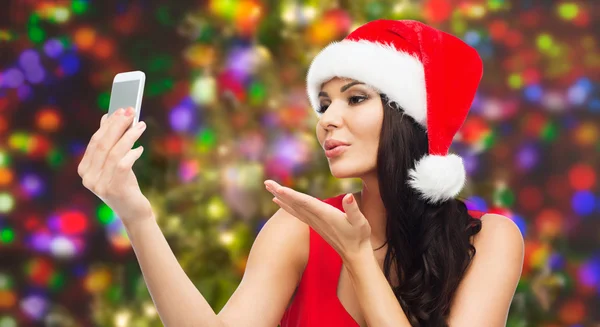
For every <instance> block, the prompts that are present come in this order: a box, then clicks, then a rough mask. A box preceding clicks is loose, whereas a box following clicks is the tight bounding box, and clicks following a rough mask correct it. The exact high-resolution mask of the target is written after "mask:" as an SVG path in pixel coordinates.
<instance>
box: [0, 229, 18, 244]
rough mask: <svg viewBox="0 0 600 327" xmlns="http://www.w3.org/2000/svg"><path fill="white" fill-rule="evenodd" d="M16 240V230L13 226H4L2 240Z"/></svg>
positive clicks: (9, 241) (6, 242) (10, 241)
mask: <svg viewBox="0 0 600 327" xmlns="http://www.w3.org/2000/svg"><path fill="white" fill-rule="evenodd" d="M14 240H15V231H14V229H11V228H4V229H2V230H0V242H2V243H5V244H9V243H12V242H13V241H14Z"/></svg>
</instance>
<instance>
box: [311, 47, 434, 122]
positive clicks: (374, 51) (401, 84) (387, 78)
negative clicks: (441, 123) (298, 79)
mask: <svg viewBox="0 0 600 327" xmlns="http://www.w3.org/2000/svg"><path fill="white" fill-rule="evenodd" d="M333 77H342V78H351V79H355V80H358V81H360V82H363V83H365V84H368V85H371V86H373V87H375V88H378V89H379V90H380V91H381V92H383V93H385V94H386V95H387V96H388V98H389V99H390V100H391V101H395V102H397V103H398V104H399V105H400V106H402V108H403V109H404V110H405V112H406V113H407V114H408V115H410V116H411V117H412V118H414V119H415V120H416V121H417V122H418V123H419V124H421V125H422V126H424V127H426V126H427V90H426V87H425V73H424V69H423V64H422V63H421V61H420V60H419V59H418V58H417V57H414V56H412V55H410V54H408V53H406V52H403V51H401V50H398V49H396V48H395V47H394V46H392V45H386V44H381V43H375V42H370V41H366V40H359V41H350V40H342V41H340V42H333V43H332V44H330V45H328V46H327V47H325V48H324V49H323V50H322V51H321V52H320V53H319V54H318V55H317V56H316V57H315V59H314V60H313V62H312V64H311V66H310V68H309V70H308V74H307V77H306V81H307V92H308V97H309V100H310V103H311V105H312V107H313V109H314V110H315V112H316V111H317V109H319V92H320V91H321V84H322V83H324V82H327V81H329V80H330V79H332V78H333ZM317 115H320V114H319V113H317Z"/></svg>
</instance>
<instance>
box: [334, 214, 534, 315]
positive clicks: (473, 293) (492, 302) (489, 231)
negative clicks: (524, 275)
mask: <svg viewBox="0 0 600 327" xmlns="http://www.w3.org/2000/svg"><path fill="white" fill-rule="evenodd" d="M484 217H485V218H482V220H485V221H484V222H483V226H484V227H482V229H481V231H480V232H479V234H477V235H476V237H475V239H474V242H473V244H474V246H475V248H476V250H477V254H476V255H475V258H474V259H473V262H472V263H471V265H470V266H469V268H468V269H467V272H466V273H465V276H464V277H463V279H462V281H461V283H460V285H459V286H458V289H457V290H456V295H455V297H454V300H453V301H452V307H451V310H450V317H449V319H448V325H449V326H465V327H470V326H494V327H500V326H505V325H506V319H507V315H508V309H509V307H510V303H511V301H512V298H513V295H514V292H515V289H516V287H517V283H518V281H519V277H520V275H521V267H522V264H523V238H522V236H521V233H520V231H519V229H518V227H517V226H516V225H515V223H514V222H512V221H511V220H510V219H508V218H506V217H504V216H500V215H495V214H487V215H485V216H484ZM345 264H346V266H347V267H348V271H349V275H350V278H351V280H352V285H353V286H354V290H355V292H356V297H357V298H358V299H359V302H360V306H361V309H362V311H363V313H364V315H365V320H366V321H367V323H368V325H369V326H406V327H410V323H409V321H408V319H407V317H406V314H405V313H404V311H403V310H402V308H401V306H400V304H399V303H398V300H397V299H396V297H395V296H394V293H393V291H392V289H391V287H390V286H389V283H388V281H387V280H386V278H385V275H384V274H383V272H382V270H381V269H380V268H379V265H378V264H377V262H376V260H375V257H374V255H373V252H372V250H371V249H370V248H367V249H366V250H365V251H362V252H361V253H358V254H356V256H355V257H353V258H350V259H348V261H347V262H345Z"/></svg>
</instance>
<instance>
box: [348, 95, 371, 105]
mask: <svg viewBox="0 0 600 327" xmlns="http://www.w3.org/2000/svg"><path fill="white" fill-rule="evenodd" d="M366 99H367V97H363V96H357V95H355V96H351V97H350V99H349V100H350V103H352V104H357V103H361V102H363V101H364V100H366ZM359 100H360V101H359Z"/></svg>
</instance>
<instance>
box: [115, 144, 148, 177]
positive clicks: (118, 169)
mask: <svg viewBox="0 0 600 327" xmlns="http://www.w3.org/2000/svg"><path fill="white" fill-rule="evenodd" d="M142 152H144V147H143V146H138V147H137V148H135V149H131V150H129V151H128V152H127V154H125V156H124V157H123V158H122V159H121V160H119V161H118V162H117V164H116V166H115V169H114V172H113V175H112V179H113V180H115V181H124V180H126V178H127V175H128V174H129V172H130V171H131V168H132V167H133V164H134V163H135V162H136V161H137V160H138V159H139V157H140V156H141V155H142Z"/></svg>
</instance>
